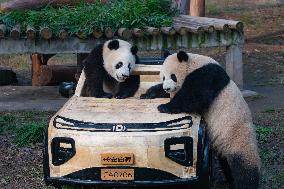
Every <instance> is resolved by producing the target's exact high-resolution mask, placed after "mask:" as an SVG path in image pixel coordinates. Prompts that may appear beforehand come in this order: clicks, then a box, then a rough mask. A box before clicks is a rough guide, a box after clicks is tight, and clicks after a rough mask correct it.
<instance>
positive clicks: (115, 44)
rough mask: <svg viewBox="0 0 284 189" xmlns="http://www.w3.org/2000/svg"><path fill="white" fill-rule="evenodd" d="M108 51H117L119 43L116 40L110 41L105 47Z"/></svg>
mask: <svg viewBox="0 0 284 189" xmlns="http://www.w3.org/2000/svg"><path fill="white" fill-rule="evenodd" d="M107 47H108V48H109V49H110V50H117V49H118V48H119V41H118V40H116V39H115V40H112V41H111V42H109V44H108V46H107Z"/></svg>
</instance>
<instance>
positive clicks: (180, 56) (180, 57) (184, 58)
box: [177, 51, 188, 62]
mask: <svg viewBox="0 0 284 189" xmlns="http://www.w3.org/2000/svg"><path fill="white" fill-rule="evenodd" d="M177 58H178V61H180V62H182V61H185V62H187V61H188V55H187V53H186V52H184V51H179V52H178V53H177Z"/></svg>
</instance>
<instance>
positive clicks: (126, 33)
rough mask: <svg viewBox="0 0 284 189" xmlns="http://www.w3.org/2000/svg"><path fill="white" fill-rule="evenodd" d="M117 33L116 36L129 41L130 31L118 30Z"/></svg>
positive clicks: (125, 29)
mask: <svg viewBox="0 0 284 189" xmlns="http://www.w3.org/2000/svg"><path fill="white" fill-rule="evenodd" d="M117 33H118V36H120V37H122V38H124V39H130V38H131V37H132V33H131V31H130V30H129V29H127V28H119V29H118V31H117Z"/></svg>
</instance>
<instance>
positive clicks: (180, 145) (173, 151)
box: [164, 137, 193, 166]
mask: <svg viewBox="0 0 284 189" xmlns="http://www.w3.org/2000/svg"><path fill="white" fill-rule="evenodd" d="M164 148H165V156H166V157H167V158H169V159H171V160H172V161H174V162H176V163H178V164H180V165H183V166H192V165H193V139H192V138H191V137H173V138H167V139H166V140H165V142H164Z"/></svg>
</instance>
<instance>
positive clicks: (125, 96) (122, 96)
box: [115, 95, 128, 99]
mask: <svg viewBox="0 0 284 189" xmlns="http://www.w3.org/2000/svg"><path fill="white" fill-rule="evenodd" d="M127 97H128V96H127V95H116V96H115V98H116V99H125V98H127Z"/></svg>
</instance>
